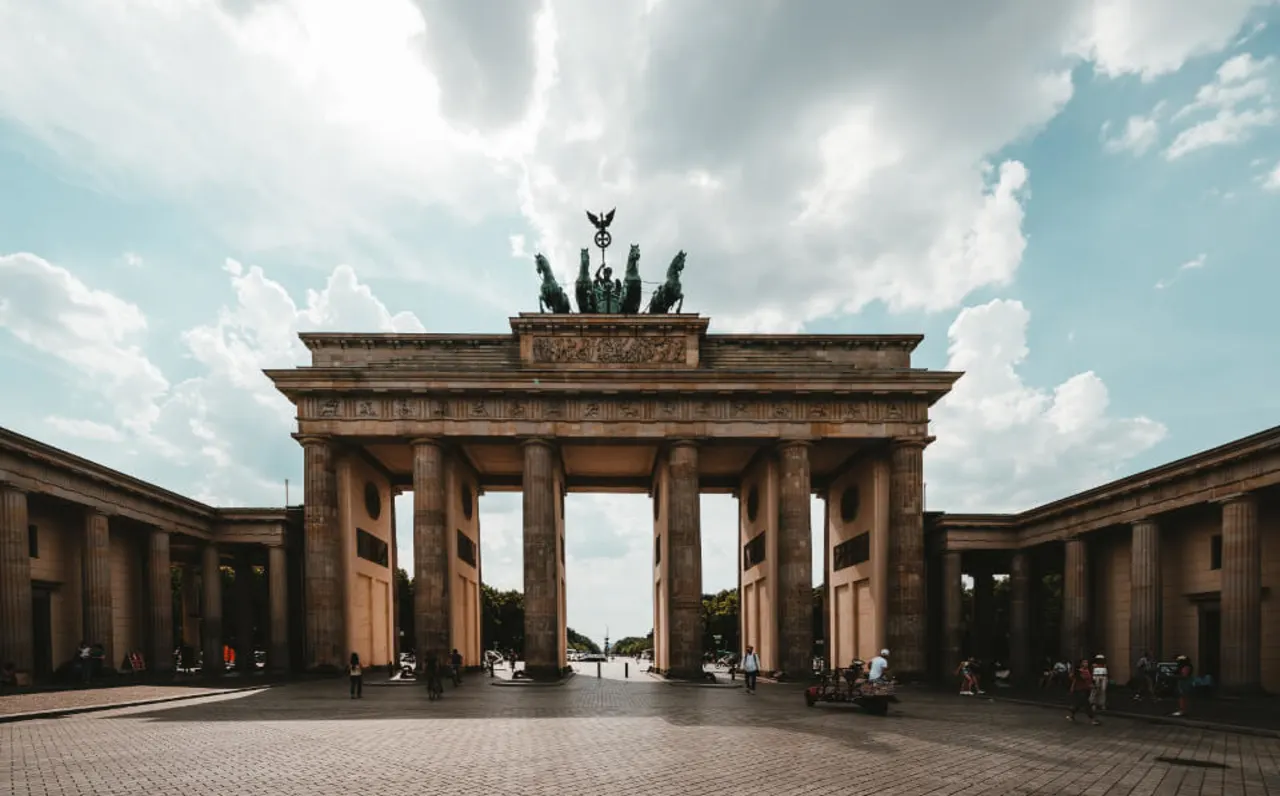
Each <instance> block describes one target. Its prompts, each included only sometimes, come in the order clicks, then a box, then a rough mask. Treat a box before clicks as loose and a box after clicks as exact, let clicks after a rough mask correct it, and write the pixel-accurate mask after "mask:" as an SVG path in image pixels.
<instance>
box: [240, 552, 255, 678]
mask: <svg viewBox="0 0 1280 796" xmlns="http://www.w3.org/2000/svg"><path fill="white" fill-rule="evenodd" d="M235 566H236V581H235V583H236V585H235V589H236V594H235V605H236V671H238V672H241V673H244V674H254V673H256V672H257V671H258V665H257V663H256V660H255V658H254V647H255V646H256V645H255V644H254V643H253V626H254V624H256V622H255V621H254V620H255V619H256V618H257V617H256V616H255V615H254V614H255V611H254V610H253V587H254V583H253V562H252V561H250V560H249V554H248V553H245V552H240V553H238V554H236V565H235Z"/></svg>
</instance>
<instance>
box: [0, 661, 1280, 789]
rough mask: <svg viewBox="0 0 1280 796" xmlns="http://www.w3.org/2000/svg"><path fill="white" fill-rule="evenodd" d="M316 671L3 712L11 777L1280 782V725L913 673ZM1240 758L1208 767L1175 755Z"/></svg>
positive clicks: (398, 784) (1217, 785)
mask: <svg viewBox="0 0 1280 796" xmlns="http://www.w3.org/2000/svg"><path fill="white" fill-rule="evenodd" d="M486 680H487V678H481V677H476V676H474V675H473V676H471V677H470V678H468V680H467V681H466V682H464V684H463V685H462V687H461V688H459V689H457V690H454V689H452V688H449V687H446V694H445V698H444V699H443V700H442V701H440V702H429V701H428V700H427V699H426V695H425V693H424V692H423V691H422V689H420V688H419V687H417V686H412V685H403V686H384V687H380V688H366V690H365V692H364V694H365V695H364V699H362V700H358V701H356V700H351V699H349V698H348V697H347V694H346V683H345V682H342V681H327V682H308V683H297V684H293V685H289V686H285V687H282V688H274V689H270V690H267V691H260V692H256V693H248V694H227V695H220V696H213V697H208V698H202V699H199V700H194V701H188V702H179V703H171V704H170V705H164V706H154V707H135V708H123V709H118V710H110V711H104V712H99V713H89V714H82V715H78V716H67V717H63V718H58V719H37V720H32V721H24V722H17V723H12V724H0V793H4V794H13V796H35V794H39V795H40V796H55V795H57V794H97V795H105V794H130V796H136V794H139V793H146V794H216V795H217V796H233V795H234V794H254V796H258V795H259V794H265V795H266V796H273V795H274V794H308V795H310V794H341V796H350V794H355V793H359V794H368V793H388V794H399V793H410V792H415V793H447V794H451V796H468V794H484V796H506V794H511V796H538V795H539V794H557V796H558V795H559V794H564V793H569V794H575V795H580V796H594V794H610V795H611V796H612V795H613V794H617V793H642V794H645V796H662V795H663V794H682V795H683V794H693V795H694V796H697V795H698V794H717V796H719V794H725V793H737V792H746V791H749V792H751V793H757V794H767V795H768V796H788V795H789V794H805V795H806V796H823V795H824V794H831V795H832V796H835V795H837V794H838V796H855V795H856V794H875V796H906V795H907V794H911V795H912V796H924V794H929V795H930V796H942V794H952V795H958V794H1069V795H1070V796H1081V795H1082V794H1083V795H1085V796H1093V795H1095V794H1096V795H1097V796H1101V795H1102V794H1108V795H1110V796H1117V795H1118V794H1159V795H1160V796H1176V795H1177V794H1196V795H1197V796H1199V795H1200V794H1206V796H1207V795H1209V794H1212V795H1213V796H1218V795H1219V794H1221V795H1222V796H1237V795H1239V796H1256V795H1259V794H1277V796H1280V740H1275V739H1265V738H1254V737H1247V736H1237V735H1225V734H1222V733H1216V732H1208V731H1202V730H1195V729H1188V728H1184V727H1171V726H1161V725H1150V724H1145V723H1142V722H1133V721H1119V720H1117V721H1111V722H1107V723H1106V724H1104V726H1101V727H1092V726H1089V724H1088V723H1087V722H1082V723H1080V724H1069V723H1068V722H1066V721H1065V720H1064V719H1063V716H1062V715H1061V714H1059V713H1058V712H1055V711H1048V710H1045V709H1043V708H1036V707H1024V706H1017V705H1010V704H1002V703H998V702H989V701H980V700H966V701H964V702H962V703H959V704H957V700H956V699H955V698H954V697H952V696H949V695H948V696H942V695H937V694H930V693H918V694H917V693H904V694H903V701H902V703H901V704H900V705H898V706H895V709H894V710H893V712H891V713H890V715H889V716H887V717H884V718H876V717H873V716H868V715H866V714H863V713H861V712H858V711H856V710H850V709H842V708H840V707H832V706H819V707H816V708H805V707H804V703H803V699H802V697H801V694H800V690H799V689H798V688H797V687H795V686H762V687H761V691H760V693H759V694H758V695H756V696H751V695H748V694H746V693H745V692H744V691H742V690H741V689H703V688H693V687H677V686H669V685H665V684H662V683H655V682H649V683H644V682H620V681H617V680H612V679H607V678H606V679H600V680H597V679H596V678H594V677H583V676H579V677H576V678H574V679H573V680H571V681H570V682H569V683H568V684H567V685H565V686H563V687H559V688H511V687H508V688H495V687H492V686H490V685H488V684H487V682H486ZM1160 756H1168V757H1172V758H1177V759H1181V760H1184V761H1187V762H1199V763H1202V764H1203V763H1210V764H1215V763H1216V764H1219V765H1225V766H1226V768H1225V769H1222V768H1204V767H1198V766H1187V765H1175V764H1170V763H1167V762H1160V761H1159V760H1157V759H1156V758H1157V757H1160Z"/></svg>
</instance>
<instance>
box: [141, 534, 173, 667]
mask: <svg viewBox="0 0 1280 796" xmlns="http://www.w3.org/2000/svg"><path fill="white" fill-rule="evenodd" d="M169 563H170V562H169V532H168V531H166V530H164V529H163V528H153V529H152V530H151V538H150V544H149V545H148V547H147V586H148V588H147V602H148V603H149V605H148V606H147V618H148V620H149V621H148V626H149V631H150V632H149V634H148V636H149V638H150V641H151V645H150V647H149V648H148V651H147V654H148V655H149V656H150V660H148V661H147V662H146V665H147V666H148V667H149V668H150V669H151V671H153V672H159V673H162V674H168V673H171V672H173V646H174V644H173V573H172V572H171V571H170V569H169Z"/></svg>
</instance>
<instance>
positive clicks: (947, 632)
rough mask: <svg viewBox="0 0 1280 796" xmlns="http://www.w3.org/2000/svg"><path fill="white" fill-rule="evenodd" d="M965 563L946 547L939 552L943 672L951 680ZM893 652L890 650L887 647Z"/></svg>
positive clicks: (960, 633)
mask: <svg viewBox="0 0 1280 796" xmlns="http://www.w3.org/2000/svg"><path fill="white" fill-rule="evenodd" d="M963 575H964V567H963V563H962V561H961V554H960V552H959V551H957V550H949V551H947V552H946V553H943V554H942V632H943V642H942V644H943V646H942V649H943V653H944V656H945V657H944V658H943V661H942V672H943V674H944V675H946V676H947V677H948V682H950V679H949V678H950V676H951V672H953V671H955V668H956V667H957V666H959V665H960V656H961V655H962V654H963V649H962V648H963V644H962V641H963V636H964V581H963ZM890 652H892V650H890Z"/></svg>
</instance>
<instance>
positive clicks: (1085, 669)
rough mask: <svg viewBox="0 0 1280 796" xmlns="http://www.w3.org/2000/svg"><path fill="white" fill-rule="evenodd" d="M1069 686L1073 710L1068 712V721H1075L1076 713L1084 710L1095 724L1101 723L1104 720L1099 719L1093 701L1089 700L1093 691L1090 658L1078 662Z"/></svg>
mask: <svg viewBox="0 0 1280 796" xmlns="http://www.w3.org/2000/svg"><path fill="white" fill-rule="evenodd" d="M1067 688H1068V689H1069V690H1070V692H1071V712H1070V713H1068V714H1067V721H1075V720H1076V714H1077V713H1079V712H1080V711H1081V710H1083V711H1084V712H1085V715H1086V716H1088V717H1089V720H1090V721H1092V722H1093V723H1094V725H1098V724H1101V723H1102V722H1100V721H1098V717H1097V716H1095V715H1094V714H1093V703H1092V702H1091V701H1090V700H1089V695H1090V694H1091V693H1093V666H1091V665H1090V663H1089V659H1088V658H1084V659H1082V660H1081V661H1080V662H1079V663H1077V664H1076V668H1075V671H1073V672H1071V679H1070V680H1069V681H1068V683H1067Z"/></svg>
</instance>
